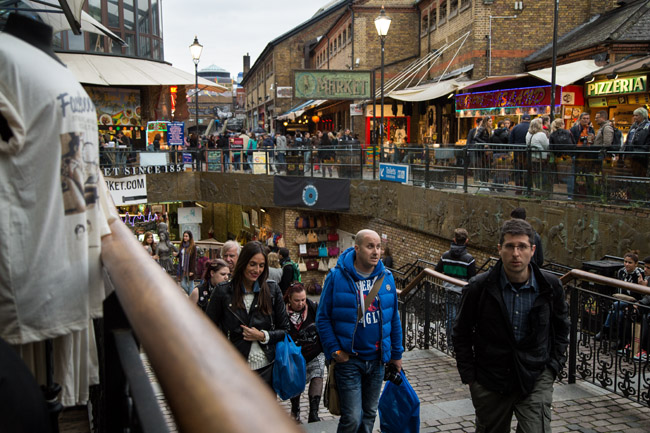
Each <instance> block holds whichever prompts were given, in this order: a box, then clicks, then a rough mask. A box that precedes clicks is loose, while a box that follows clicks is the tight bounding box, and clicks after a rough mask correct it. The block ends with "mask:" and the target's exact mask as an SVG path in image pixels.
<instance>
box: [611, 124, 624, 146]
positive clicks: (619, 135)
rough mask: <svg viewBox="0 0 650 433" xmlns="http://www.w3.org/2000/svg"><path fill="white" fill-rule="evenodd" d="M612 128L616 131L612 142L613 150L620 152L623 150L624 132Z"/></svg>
mask: <svg viewBox="0 0 650 433" xmlns="http://www.w3.org/2000/svg"><path fill="white" fill-rule="evenodd" d="M612 128H613V129H614V141H612V148H614V149H616V150H618V149H620V148H621V144H622V143H623V132H622V131H621V130H620V129H618V128H616V127H612Z"/></svg>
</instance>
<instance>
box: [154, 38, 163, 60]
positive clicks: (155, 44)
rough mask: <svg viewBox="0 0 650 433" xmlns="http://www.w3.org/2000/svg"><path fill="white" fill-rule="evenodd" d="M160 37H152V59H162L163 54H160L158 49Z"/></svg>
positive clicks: (160, 51)
mask: <svg viewBox="0 0 650 433" xmlns="http://www.w3.org/2000/svg"><path fill="white" fill-rule="evenodd" d="M160 42H161V41H160V39H157V38H153V59H154V60H162V59H163V55H162V50H161V49H160V45H161V44H160Z"/></svg>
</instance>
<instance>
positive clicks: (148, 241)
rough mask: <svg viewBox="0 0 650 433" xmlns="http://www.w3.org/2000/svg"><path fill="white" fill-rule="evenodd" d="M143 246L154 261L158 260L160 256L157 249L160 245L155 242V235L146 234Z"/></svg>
mask: <svg viewBox="0 0 650 433" xmlns="http://www.w3.org/2000/svg"><path fill="white" fill-rule="evenodd" d="M142 246H143V247H144V249H145V250H147V252H148V253H149V255H150V256H151V257H152V258H153V259H154V260H158V256H157V255H156V248H157V247H158V245H157V244H156V242H154V240H153V233H151V232H146V233H145V234H144V237H143V238H142Z"/></svg>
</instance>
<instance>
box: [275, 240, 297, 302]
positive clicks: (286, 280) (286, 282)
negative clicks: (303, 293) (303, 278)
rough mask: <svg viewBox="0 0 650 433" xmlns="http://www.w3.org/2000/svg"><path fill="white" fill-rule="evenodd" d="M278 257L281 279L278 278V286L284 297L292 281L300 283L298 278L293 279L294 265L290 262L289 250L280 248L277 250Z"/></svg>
mask: <svg viewBox="0 0 650 433" xmlns="http://www.w3.org/2000/svg"><path fill="white" fill-rule="evenodd" d="M278 255H279V256H280V266H282V278H280V282H279V283H278V285H279V286H280V290H282V294H283V295H284V294H285V293H287V289H288V288H289V286H290V285H291V283H293V282H294V281H300V278H298V279H297V280H296V278H295V277H294V266H293V265H294V263H293V261H291V257H290V256H289V249H288V248H280V249H279V250H278Z"/></svg>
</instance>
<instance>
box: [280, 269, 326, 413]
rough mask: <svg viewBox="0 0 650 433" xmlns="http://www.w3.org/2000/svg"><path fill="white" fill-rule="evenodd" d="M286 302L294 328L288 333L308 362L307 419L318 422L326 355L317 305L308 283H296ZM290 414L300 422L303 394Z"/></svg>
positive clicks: (290, 287)
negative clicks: (312, 299)
mask: <svg viewBox="0 0 650 433" xmlns="http://www.w3.org/2000/svg"><path fill="white" fill-rule="evenodd" d="M284 301H285V302H286V304H287V314H288V315H289V321H290V322H291V327H290V329H289V335H290V336H291V338H293V341H295V343H296V345H297V346H300V350H301V352H302V356H303V357H304V358H305V362H306V363H307V383H309V391H308V393H309V394H308V395H309V418H308V422H318V421H320V418H319V417H318V406H319V405H320V396H321V394H322V393H323V375H324V373H325V355H324V354H323V347H322V346H321V344H320V337H319V336H318V331H317V330H316V310H317V309H318V304H317V303H315V302H313V301H311V300H310V299H308V298H307V292H306V291H305V286H303V285H302V283H299V282H295V283H293V284H292V285H290V286H289V288H288V289H287V292H286V293H285V294H284ZM291 417H292V418H293V419H295V420H296V421H297V422H298V423H299V424H301V421H300V395H297V396H295V397H293V398H292V399H291Z"/></svg>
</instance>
